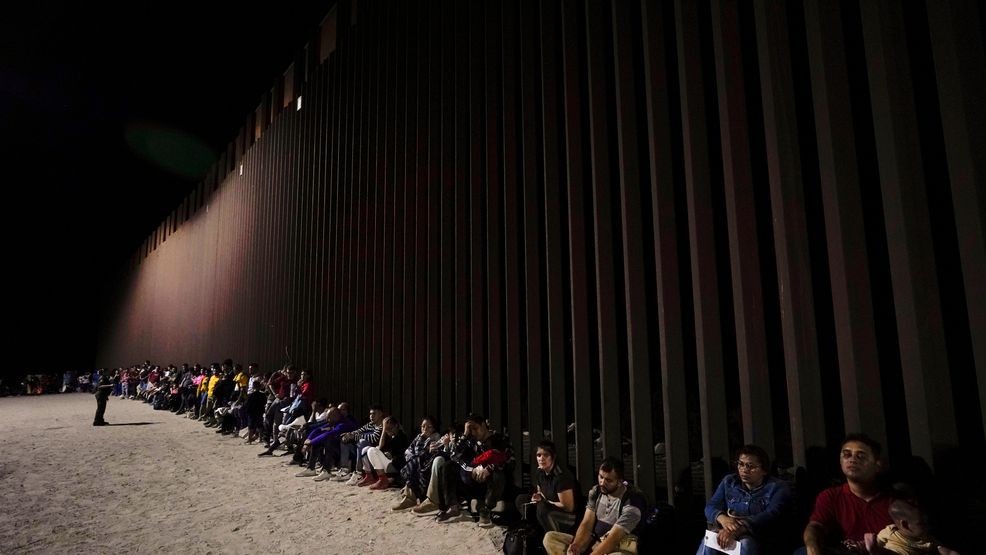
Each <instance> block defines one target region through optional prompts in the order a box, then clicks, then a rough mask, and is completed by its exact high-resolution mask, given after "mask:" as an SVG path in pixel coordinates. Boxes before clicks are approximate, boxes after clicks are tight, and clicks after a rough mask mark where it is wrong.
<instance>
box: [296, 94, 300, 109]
mask: <svg viewBox="0 0 986 555" xmlns="http://www.w3.org/2000/svg"><path fill="white" fill-rule="evenodd" d="M295 111H296V112H300V111H301V97H300V96H299V97H298V106H297V108H295Z"/></svg>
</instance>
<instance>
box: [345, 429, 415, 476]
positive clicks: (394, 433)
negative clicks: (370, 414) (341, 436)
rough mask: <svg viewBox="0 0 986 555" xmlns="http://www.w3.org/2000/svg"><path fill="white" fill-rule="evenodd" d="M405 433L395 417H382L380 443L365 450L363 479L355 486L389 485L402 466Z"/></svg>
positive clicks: (405, 443) (406, 443)
mask: <svg viewBox="0 0 986 555" xmlns="http://www.w3.org/2000/svg"><path fill="white" fill-rule="evenodd" d="M407 446H408V441H407V435H406V434H405V433H404V430H403V429H401V425H400V423H399V422H398V421H397V419H396V418H394V417H392V416H388V417H387V418H384V419H383V433H382V434H380V443H379V444H377V445H376V446H375V447H370V448H369V449H367V450H366V457H364V458H363V476H364V477H363V479H362V480H361V481H360V482H359V483H358V484H356V485H357V486H361V487H362V486H370V489H373V490H379V489H387V488H389V487H390V483H391V481H392V479H396V478H397V476H398V475H399V473H400V471H401V469H402V468H403V467H404V450H405V449H407Z"/></svg>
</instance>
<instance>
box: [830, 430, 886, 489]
mask: <svg viewBox="0 0 986 555" xmlns="http://www.w3.org/2000/svg"><path fill="white" fill-rule="evenodd" d="M839 465H840V466H841V468H842V473H843V474H844V475H845V477H846V479H847V480H849V481H850V482H854V483H857V484H867V485H869V484H873V482H874V481H876V477H877V474H879V473H880V469H881V467H882V463H881V462H880V444H879V443H878V442H877V441H876V440H875V439H873V438H871V437H870V436H868V435H866V434H849V435H848V436H846V439H845V440H843V442H842V448H841V449H840V450H839Z"/></svg>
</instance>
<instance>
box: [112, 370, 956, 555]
mask: <svg viewBox="0 0 986 555" xmlns="http://www.w3.org/2000/svg"><path fill="white" fill-rule="evenodd" d="M116 381H118V382H119V383H121V384H126V385H125V386H123V387H121V389H120V391H119V394H120V396H121V397H123V398H132V399H142V400H144V401H146V402H148V403H150V404H152V405H153V406H154V408H156V409H162V410H163V409H170V410H171V411H172V412H175V413H177V414H185V415H187V417H189V418H193V419H197V420H200V421H202V422H203V424H204V425H205V426H207V427H215V428H217V430H216V432H217V433H222V434H228V435H235V434H240V435H241V437H243V439H245V441H246V442H247V443H251V444H252V443H254V442H261V443H263V445H264V450H263V451H262V452H260V453H258V456H261V457H268V456H273V455H274V454H275V453H276V452H277V451H278V450H284V451H286V452H287V453H286V455H289V456H288V458H287V462H286V463H285V464H286V465H297V466H299V467H301V469H300V471H299V472H297V473H296V474H295V476H296V477H298V478H311V479H313V480H315V481H319V482H321V481H326V480H334V481H339V482H343V483H345V484H347V485H350V486H353V487H366V488H367V489H369V490H373V491H384V490H394V491H399V497H398V498H397V500H396V501H397V502H396V503H395V504H394V505H393V507H392V510H393V511H395V512H401V511H410V512H411V513H413V514H415V515H418V516H425V517H433V518H434V519H435V520H436V521H438V522H443V523H449V522H457V521H462V520H475V521H476V522H478V524H479V526H482V527H489V526H492V525H493V523H494V519H493V513H494V511H496V510H499V511H503V510H504V508H505V507H506V503H504V497H505V496H506V495H507V494H508V484H511V483H512V480H511V479H510V478H511V473H512V472H514V471H515V470H516V469H515V466H516V461H515V458H514V451H513V448H512V446H511V444H510V442H509V441H508V439H507V438H506V437H505V436H504V435H503V434H501V433H499V432H498V431H496V430H495V429H493V428H491V427H490V424H489V423H488V422H487V420H486V419H485V418H484V417H483V416H481V415H476V414H470V415H469V416H467V417H466V418H465V420H464V422H463V423H462V424H461V426H457V425H454V424H453V425H451V426H449V427H448V428H446V429H445V430H444V433H440V432H439V429H440V423H439V422H438V421H437V420H436V419H435V418H434V417H433V416H423V417H422V418H421V420H420V422H419V431H418V433H417V434H415V435H414V436H413V437H408V435H407V434H406V433H405V431H404V429H403V427H402V425H401V423H400V422H399V421H398V419H397V418H396V417H395V416H394V415H388V414H387V412H386V411H385V409H384V407H382V406H380V405H372V406H371V407H370V409H369V414H368V418H367V421H366V422H365V423H364V424H362V425H360V424H359V423H358V422H357V421H356V419H355V418H354V417H353V416H352V415H351V414H350V405H349V403H347V402H345V401H342V402H337V403H330V402H329V401H328V400H327V399H325V398H321V399H315V398H314V387H313V386H312V383H311V376H310V375H309V373H308V372H306V371H301V372H300V373H299V372H298V371H296V369H295V368H294V367H293V366H291V365H288V366H285V367H284V368H283V369H281V370H279V371H277V372H273V373H268V374H266V375H261V373H260V371H259V367H258V366H257V365H256V364H250V365H249V366H248V368H247V370H246V371H243V369H242V367H241V366H240V365H234V364H233V362H232V361H231V360H228V359H227V360H226V361H224V362H223V363H222V364H219V363H214V364H212V365H211V367H209V368H204V367H202V366H200V365H195V366H194V367H189V365H187V364H184V365H182V368H181V370H179V369H178V368H176V367H175V366H174V365H171V366H169V367H168V368H167V369H164V370H162V369H161V368H159V367H155V366H152V365H150V363H145V364H144V365H142V366H138V367H133V368H130V369H126V370H123V369H121V370H118V371H117V373H116ZM536 460H537V469H536V470H534V471H533V472H532V476H531V484H532V488H533V492H532V493H523V494H521V495H518V496H517V497H516V499H515V501H514V506H515V507H516V510H517V512H518V513H519V514H520V515H522V517H523V518H524V519H525V520H526V521H527V522H528V523H529V524H531V525H536V526H537V527H539V528H540V533H539V534H538V537H539V538H541V535H540V534H543V539H542V540H541V541H540V542H539V543H541V545H543V549H544V550H545V551H546V552H547V553H549V554H553V555H562V554H564V555H578V554H581V553H593V554H600V553H637V551H638V546H637V536H636V535H635V532H637V531H638V530H637V529H638V525H639V524H640V523H641V522H642V517H643V515H644V511H645V507H646V502H645V500H644V498H645V496H644V495H643V494H642V492H640V491H638V490H636V489H635V488H633V486H632V485H631V484H630V483H629V482H628V481H627V480H626V479H625V477H624V469H623V463H622V461H621V460H620V459H617V458H613V457H608V458H605V459H604V460H603V461H602V463H601V464H600V465H599V467H598V473H597V483H596V484H595V485H594V486H593V487H592V488H591V489H590V490H589V491H588V493H587V494H586V495H585V496H583V495H582V490H581V488H580V487H579V484H578V483H577V481H576V480H575V478H574V476H573V474H572V473H571V471H570V470H569V469H568V468H566V467H565V466H564V465H562V464H558V462H557V451H556V447H555V444H554V443H552V442H551V441H548V440H545V441H542V442H540V443H538V444H537V447H536ZM839 460H840V466H841V470H842V474H843V476H844V478H845V483H843V484H841V485H838V486H834V487H830V488H828V489H825V490H823V491H822V492H821V493H820V494H819V495H818V497H817V498H816V500H815V503H814V509H813V510H812V512H811V516H810V517H809V518H808V523H807V525H806V526H805V528H804V532H803V534H802V540H803V543H804V546H803V547H801V548H800V549H798V550H797V551H796V554H798V555H800V554H807V555H820V554H830V553H874V554H888V553H891V554H893V553H896V554H902V555H912V554H926V553H927V554H930V553H934V554H941V555H956V552H955V551H953V550H951V549H949V548H947V547H945V546H943V545H941V544H940V543H939V542H938V540H937V539H936V538H935V537H934V536H933V534H932V531H931V529H930V527H929V524H928V523H929V517H928V514H927V509H926V507H925V505H924V504H923V503H922V502H921V501H919V500H918V499H917V496H916V495H915V494H914V492H913V491H912V490H910V489H908V488H906V487H902V486H901V485H898V486H897V487H896V489H894V490H886V489H884V488H881V487H880V486H879V485H878V484H879V483H880V482H879V480H878V479H879V477H880V474H881V471H882V470H883V463H882V458H881V446H880V444H879V443H878V442H876V441H874V440H873V439H871V438H869V437H868V436H866V435H865V434H851V435H849V436H847V437H846V439H845V441H843V442H842V445H841V448H840V454H839ZM733 469H734V470H735V472H732V473H730V474H728V475H726V476H725V477H724V478H723V479H722V481H721V482H720V483H719V485H718V487H717V488H716V490H715V493H714V494H713V496H712V497H711V498H710V499H709V500H708V502H707V504H706V506H705V519H706V521H707V522H708V532H707V534H706V538H705V540H703V541H702V542H701V543H700V545H699V547H698V552H697V555H717V554H718V553H721V552H729V553H739V554H741V555H756V554H759V553H764V552H768V553H769V552H780V551H781V550H782V547H781V546H783V545H784V543H783V541H781V540H780V538H782V537H784V536H786V535H787V536H789V534H788V532H789V531H790V529H791V527H792V526H794V525H796V524H795V520H794V519H793V518H792V515H793V512H794V508H793V505H794V503H793V495H792V492H791V489H790V488H789V486H788V483H787V482H786V481H784V480H781V479H779V478H777V477H775V476H772V475H771V472H770V469H771V463H770V459H769V457H768V455H767V453H766V452H765V451H764V450H763V449H761V448H760V447H758V446H755V445H746V446H743V447H742V448H740V449H739V450H737V452H736V453H735V456H734V463H733ZM473 515H475V517H473ZM784 551H787V550H784ZM788 552H789V551H788Z"/></svg>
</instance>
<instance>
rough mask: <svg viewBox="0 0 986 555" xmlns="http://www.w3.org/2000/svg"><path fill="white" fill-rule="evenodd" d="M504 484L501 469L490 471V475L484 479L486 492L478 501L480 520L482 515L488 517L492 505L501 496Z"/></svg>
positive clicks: (493, 505) (494, 505)
mask: <svg viewBox="0 0 986 555" xmlns="http://www.w3.org/2000/svg"><path fill="white" fill-rule="evenodd" d="M506 485H507V482H506V478H505V476H504V474H503V472H502V471H495V472H492V473H490V477H489V478H487V480H486V494H485V495H484V496H483V499H481V500H480V502H479V503H478V504H479V516H480V520H482V517H483V516H484V515H485V516H487V517H489V514H490V511H492V510H493V507H496V504H497V502H498V501H500V498H501V497H503V490H504V488H505V487H506Z"/></svg>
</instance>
